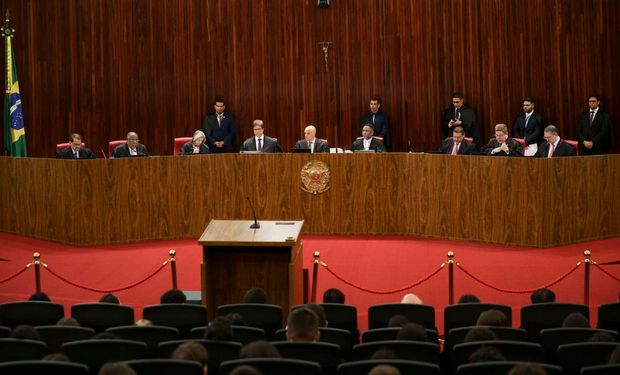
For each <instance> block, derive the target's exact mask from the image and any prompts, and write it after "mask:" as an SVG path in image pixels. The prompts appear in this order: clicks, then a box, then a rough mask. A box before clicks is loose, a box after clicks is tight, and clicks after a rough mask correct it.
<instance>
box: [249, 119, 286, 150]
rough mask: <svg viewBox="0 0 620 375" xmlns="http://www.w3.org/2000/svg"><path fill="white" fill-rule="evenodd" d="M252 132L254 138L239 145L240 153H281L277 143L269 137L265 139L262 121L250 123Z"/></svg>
mask: <svg viewBox="0 0 620 375" xmlns="http://www.w3.org/2000/svg"><path fill="white" fill-rule="evenodd" d="M252 131H253V132H254V136H253V137H251V138H248V139H246V140H245V141H244V142H243V144H242V145H241V152H243V151H258V152H264V153H281V152H282V148H280V145H279V144H278V142H277V141H276V140H275V139H273V138H270V137H267V136H266V135H265V134H264V133H265V127H264V124H263V120H254V122H253V123H252Z"/></svg>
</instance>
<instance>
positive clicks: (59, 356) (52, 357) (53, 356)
mask: <svg viewBox="0 0 620 375" xmlns="http://www.w3.org/2000/svg"><path fill="white" fill-rule="evenodd" d="M42 360H43V361H61V362H69V357H67V355H66V354H64V353H60V352H57V353H50V354H48V355H46V356H45V357H43V358H42Z"/></svg>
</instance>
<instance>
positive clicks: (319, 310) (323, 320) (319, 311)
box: [304, 303, 328, 327]
mask: <svg viewBox="0 0 620 375" xmlns="http://www.w3.org/2000/svg"><path fill="white" fill-rule="evenodd" d="M304 307H305V308H307V309H310V310H312V311H314V313H315V314H316V316H317V317H318V318H319V327H327V323H328V322H327V314H326V313H325V309H324V308H323V306H321V305H317V304H316V303H309V304H307V305H305V306H304Z"/></svg>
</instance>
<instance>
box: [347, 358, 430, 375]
mask: <svg viewBox="0 0 620 375" xmlns="http://www.w3.org/2000/svg"><path fill="white" fill-rule="evenodd" d="M378 365H390V366H393V367H396V368H397V369H398V370H399V371H400V373H401V374H402V375H441V369H440V368H439V366H438V365H434V364H432V363H426V362H418V361H406V360H402V359H374V360H367V361H354V362H348V363H343V364H341V365H340V366H338V375H359V374H368V373H369V372H370V370H372V369H373V367H375V366H378Z"/></svg>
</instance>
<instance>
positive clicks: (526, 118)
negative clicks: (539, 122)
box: [525, 115, 531, 129]
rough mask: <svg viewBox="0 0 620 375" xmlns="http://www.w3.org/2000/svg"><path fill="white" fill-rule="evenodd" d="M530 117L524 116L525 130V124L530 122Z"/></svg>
mask: <svg viewBox="0 0 620 375" xmlns="http://www.w3.org/2000/svg"><path fill="white" fill-rule="evenodd" d="M530 116H531V115H525V128H526V129H527V123H528V121H530Z"/></svg>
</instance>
